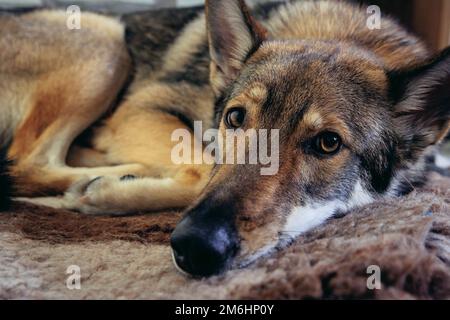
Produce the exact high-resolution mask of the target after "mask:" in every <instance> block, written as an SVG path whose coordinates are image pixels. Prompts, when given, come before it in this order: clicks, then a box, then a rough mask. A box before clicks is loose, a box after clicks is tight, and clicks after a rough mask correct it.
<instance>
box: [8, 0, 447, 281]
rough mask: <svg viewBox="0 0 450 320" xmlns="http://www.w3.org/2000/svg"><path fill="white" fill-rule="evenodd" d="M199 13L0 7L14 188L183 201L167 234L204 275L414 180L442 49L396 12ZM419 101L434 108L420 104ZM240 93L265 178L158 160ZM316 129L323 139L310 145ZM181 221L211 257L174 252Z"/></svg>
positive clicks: (120, 204) (428, 142)
mask: <svg viewBox="0 0 450 320" xmlns="http://www.w3.org/2000/svg"><path fill="white" fill-rule="evenodd" d="M202 12H203V10H202V9H201V8H194V9H181V10H164V11H159V12H153V13H140V14H133V15H129V16H126V17H124V18H123V24H122V23H120V22H118V21H116V20H115V19H112V18H106V17H102V16H98V15H95V14H89V13H84V14H83V16H82V29H81V30H68V29H67V28H66V15H65V13H62V12H55V11H36V12H32V13H27V14H23V15H20V16H12V15H9V14H8V15H6V14H4V15H1V16H0V30H2V33H1V34H0V109H1V114H2V118H1V119H0V121H1V123H0V124H1V127H0V133H1V137H2V138H1V142H2V143H3V144H4V145H7V144H8V145H10V147H9V151H8V156H9V157H10V158H11V159H13V160H14V164H13V165H12V166H11V168H10V172H11V175H12V177H13V178H14V181H15V196H17V197H22V198H24V197H26V199H24V200H27V201H32V202H35V203H40V204H44V205H50V206H54V207H62V208H68V209H74V210H78V211H81V212H84V213H91V214H100V213H101V214H116V213H120V214H123V213H132V212H137V211H152V210H162V209H167V208H182V207H186V206H189V205H192V206H191V209H190V210H189V212H188V214H187V216H186V218H185V219H184V220H183V221H182V223H181V224H180V226H179V228H177V229H178V230H177V231H176V232H175V234H174V239H173V246H174V252H175V258H176V260H177V263H178V264H179V265H180V266H181V267H182V268H183V269H184V270H186V271H188V272H190V273H193V274H201V275H203V274H211V273H215V272H218V271H220V270H223V269H224V268H225V267H226V266H227V265H228V264H229V263H228V262H229V260H230V259H228V257H234V256H235V255H236V254H237V252H239V253H238V257H239V258H238V259H236V260H237V261H238V262H237V263H238V264H241V265H242V264H245V263H246V262H248V261H250V260H253V259H254V258H255V257H257V256H260V255H261V254H264V253H266V252H268V251H269V250H270V249H273V248H274V247H276V246H277V245H282V244H285V243H286V242H287V241H286V239H291V238H293V237H294V236H295V235H297V234H299V233H301V232H304V231H306V230H308V229H310V228H311V227H313V226H316V225H317V224H319V223H321V222H323V221H325V220H326V219H327V218H328V217H330V216H331V215H333V214H334V213H336V212H338V211H342V210H347V209H350V208H352V207H354V206H357V205H362V204H365V203H368V202H371V201H373V200H374V199H376V198H378V197H379V196H382V195H398V194H401V193H403V192H405V191H407V190H410V189H411V188H413V186H414V185H415V184H416V183H418V182H421V181H423V177H424V168H425V160H424V159H425V156H426V154H427V152H428V150H429V148H428V147H429V146H432V145H435V144H437V143H438V142H439V141H440V140H441V139H442V138H443V137H444V136H445V134H446V132H447V128H448V125H447V124H448V117H449V113H450V112H449V105H448V93H447V91H445V89H442V88H441V83H443V84H444V85H446V84H448V82H449V78H450V76H449V75H450V70H449V69H448V67H449V66H450V63H449V60H450V59H449V58H448V56H449V54H448V52H446V53H444V54H443V55H442V56H441V57H440V58H437V59H431V53H430V52H429V51H428V50H427V49H426V48H425V46H424V45H423V44H422V43H421V42H420V41H419V40H417V39H416V38H415V37H414V36H412V35H410V34H408V33H407V32H406V31H404V30H403V29H402V28H401V27H399V26H398V25H397V24H396V23H395V22H393V21H391V20H389V19H383V20H382V27H381V29H380V30H369V28H368V27H367V25H366V22H367V18H368V15H367V14H366V12H365V11H364V10H361V9H359V8H356V7H353V6H350V5H347V4H342V3H339V4H338V3H329V2H319V3H311V2H306V3H295V4H291V5H287V6H286V5H281V6H280V5H268V6H263V7H260V8H257V9H255V10H254V16H255V17H256V19H254V18H252V17H251V16H250V14H249V12H248V10H247V8H246V7H245V4H244V3H243V2H242V1H240V0H232V1H217V0H215V1H210V2H209V3H207V15H206V24H207V26H208V28H205V15H204V14H203V13H202ZM256 20H258V21H260V23H258V22H256ZM124 25H125V26H126V27H127V34H126V37H125V29H124ZM226 30H228V31H226ZM124 39H126V40H127V41H126V42H125V41H124ZM208 40H209V41H208ZM208 43H209V49H208ZM127 48H128V50H127ZM437 66H439V70H441V71H440V73H437V72H436V70H435V69H436V68H437ZM442 68H444V70H443V71H442ZM422 73H426V74H425V75H426V76H427V77H428V79H429V80H430V81H431V82H432V83H433V84H434V85H436V87H438V86H439V87H438V88H437V89H436V90H432V89H433V88H432V85H431V84H429V83H426V84H424V83H422V82H423V81H426V80H427V79H425V78H421V77H419V76H420V75H421V74H422ZM435 73H436V74H435ZM392 79H395V80H396V81H392ZM421 79H423V80H421ZM412 85H416V86H417V88H416V89H414V90H417V96H416V94H415V91H414V90H413V89H412V87H411V86H412ZM425 87H426V89H424V88H425ZM445 88H447V87H445ZM434 91H437V93H438V97H434V96H433V97H432V98H430V99H428V98H427V97H421V96H419V95H422V94H423V95H426V94H428V93H429V92H431V93H434ZM422 101H431V103H432V104H433V107H434V108H436V109H435V111H433V112H429V114H428V113H427V114H426V115H423V116H422V115H421V114H419V111H421V112H422V111H423V112H424V113H425V112H426V111H425V110H422V109H424V106H423V105H421V104H422ZM442 101H443V102H442ZM411 104H413V105H411ZM242 106H245V108H246V111H245V113H244V115H246V117H247V118H249V117H251V119H252V120H251V122H246V125H245V126H244V127H245V128H248V127H249V126H251V127H254V128H277V129H280V149H281V155H280V170H279V172H278V174H276V175H274V176H271V177H259V176H257V175H256V174H255V172H256V171H257V170H255V169H254V168H252V167H250V166H248V165H244V166H229V165H221V166H214V168H213V166H212V165H208V164H192V165H188V164H184V165H176V164H174V163H173V161H172V159H171V151H172V149H173V147H174V145H175V144H176V143H175V142H173V141H171V135H172V133H173V131H174V130H176V129H179V128H185V129H187V130H190V131H192V125H193V122H194V121H202V123H203V127H204V128H208V127H217V128H219V129H220V130H224V127H225V126H226V120H222V118H223V117H225V118H227V116H228V114H229V112H230V110H234V109H237V110H238V111H234V112H241V111H240V109H242ZM396 108H397V109H396ZM108 110H111V111H108ZM261 110H262V111H261ZM227 112H228V113H227ZM416 113H417V114H416ZM241 115H242V114H241ZM238 118H239V117H238ZM100 120H101V121H100ZM248 121H250V120H248ZM396 121H398V122H396ZM224 122H225V124H224ZM410 122H414V125H413V126H412V125H410V124H409V123H410ZM416 129H417V130H421V131H420V132H419V131H417V132H416V131H414V130H416ZM83 132H84V133H83ZM82 133H83V135H82V136H81V137H80V135H81V134H82ZM316 135H318V136H319V137H320V139H319V140H317V141H319V144H320V143H322V142H323V141H325V142H326V143H328V145H325V147H330V148H331V147H333V144H332V143H334V142H336V143H339V148H336V149H335V150H332V151H333V152H330V153H329V154H319V153H320V152H321V151H320V152H316V151H317V150H313V149H314V148H316V147H317V146H315V145H314V146H313V147H311V141H316V140H315V139H316V138H315V137H316ZM324 135H325V136H324ZM330 141H332V142H330ZM319 147H320V146H319ZM200 148H201V146H200ZM322 151H323V150H322ZM335 153H336V154H335ZM255 167H258V166H255ZM130 175H131V176H135V177H137V178H132V179H129V178H130ZM97 177H101V178H100V179H96V178H97ZM250 190H251V191H250ZM246 191H248V192H246ZM196 199H198V200H197V201H195V200H196ZM194 201H195V202H194ZM194 203H195V205H193V204H194ZM210 212H214V214H215V215H216V217H217V219H218V220H220V221H221V224H220V226H219V225H218V224H216V222H211V218H210ZM194 220H195V221H197V222H195V224H196V227H192V225H193V224H194V222H193V221H194ZM199 220H201V221H199ZM205 221H208V225H207V226H206V225H205V226H204V228H203V225H204V224H205ZM224 221H228V222H226V223H225V222H224ZM200 226H202V227H200ZM187 229H188V231H186V230H187ZM180 230H181V231H180ZM193 230H194V231H193ZM204 230H207V231H204ZM194 233H195V234H196V236H201V235H202V234H203V233H208V234H209V237H213V236H214V235H215V234H217V235H218V237H219V238H221V239H222V240H221V241H222V242H221V243H222V244H224V245H223V246H222V245H221V246H220V247H224V249H223V250H224V251H223V252H221V253H222V254H223V255H226V256H227V258H226V259H222V258H219V259H218V260H219V262H216V261H215V262H213V263H210V262H205V263H204V261H203V260H202V259H204V257H205V256H208V254H209V253H210V249H211V248H210V247H208V248H206V249H205V248H200V249H199V250H198V252H201V254H200V255H201V256H202V257H190V258H189V259H188V258H186V257H185V256H186V255H187V253H186V252H184V253H183V251H186V250H187V251H189V250H191V251H192V250H193V249H189V248H187V249H186V248H184V246H185V245H180V244H179V243H180V242H182V243H184V244H186V243H187V244H189V243H191V244H192V243H193V242H195V241H196V240H195V239H194V240H192V239H191V238H192V235H193V234H194ZM224 234H226V236H224ZM190 237H191V238H190ZM224 237H225V240H223V239H224ZM213 238H214V237H213ZM230 239H231V240H230ZM237 239H239V240H237ZM213 242H214V243H215V244H213V245H212V247H213V249H211V250H213V251H214V252H213V256H214V255H216V254H218V253H217V250H219V249H217V238H215V240H214V241H213ZM219 242H220V241H219ZM225 244H226V245H225ZM203 249H204V250H203ZM219 251H220V250H219ZM186 259H188V260H189V262H186ZM196 259H197V260H198V263H197V262H196ZM196 264H198V265H202V264H203V265H207V266H206V267H205V266H200V267H196V266H195V265H196Z"/></svg>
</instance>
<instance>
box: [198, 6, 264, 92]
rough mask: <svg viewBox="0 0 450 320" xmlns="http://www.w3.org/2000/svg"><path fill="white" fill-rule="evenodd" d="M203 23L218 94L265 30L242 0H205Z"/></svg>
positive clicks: (232, 78) (212, 83)
mask: <svg viewBox="0 0 450 320" xmlns="http://www.w3.org/2000/svg"><path fill="white" fill-rule="evenodd" d="M206 24H207V30H208V40H209V51H210V55H211V70H210V72H211V74H210V79H211V85H212V87H213V89H214V92H215V94H216V95H217V96H219V95H220V94H221V92H222V91H223V90H224V89H225V88H226V87H227V86H228V85H229V84H230V83H231V82H232V81H234V80H235V79H236V78H237V77H238V75H239V72H240V70H241V68H242V66H243V64H244V63H245V60H246V59H247V58H248V57H249V56H250V55H251V54H252V53H253V52H254V51H256V50H257V49H258V47H259V46H260V45H261V43H262V42H263V41H264V39H265V37H266V30H265V29H264V28H263V27H262V26H261V25H260V24H259V23H258V22H257V21H256V20H255V19H254V18H253V17H252V16H251V15H250V11H249V9H248V7H247V6H246V4H245V1H244V0H207V1H206Z"/></svg>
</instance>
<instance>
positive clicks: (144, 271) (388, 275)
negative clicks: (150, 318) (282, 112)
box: [0, 174, 450, 299]
mask: <svg viewBox="0 0 450 320" xmlns="http://www.w3.org/2000/svg"><path fill="white" fill-rule="evenodd" d="M179 217H180V214H179V213H176V212H168V213H160V214H147V215H137V216H131V217H91V216H83V215H79V214H76V213H71V212H64V211H56V210H51V209H48V208H40V207H35V206H30V205H25V204H21V203H16V204H14V207H13V208H12V210H11V212H7V213H2V214H0V298H3V299H17V298H27V299H40V298H45V299H60V298H61V299H75V298H76V299H78V298H82V299H103V298H111V299H121V298H126V299H130V298H131V299H135V298H144V299H147V298H150V299H153V298H164V299H167V298H176V299H183V298H186V299H193V298H200V299H202V298H210V299H222V298H231V299H240V298H250V299H273V298H274V299H286V298H288V299H298V298H378V299H380V298H381V299H386V298H387V299H392V298H394V299H397V298H401V299H404V298H406V299H409V298H413V299H414V298H419V299H430V298H438V299H439V298H444V299H445V298H447V299H448V298H450V179H447V178H443V177H441V176H439V175H437V174H433V175H432V176H431V180H430V182H429V183H428V185H427V186H426V187H424V188H422V189H420V190H416V191H414V192H413V193H412V194H410V195H409V196H407V197H404V198H402V199H391V200H384V201H380V202H377V203H374V204H372V205H369V206H366V207H364V208H360V209H358V210H354V211H353V212H350V213H349V214H347V215H346V216H345V217H341V218H339V219H334V220H331V221H330V222H328V223H327V224H326V225H324V226H322V227H319V228H317V229H315V230H313V231H312V232H309V233H308V234H305V235H303V236H301V237H300V238H298V240H297V241H296V242H295V243H294V244H293V245H291V246H290V247H288V248H286V249H285V250H283V251H281V252H279V253H277V254H275V255H273V256H271V257H269V258H266V259H264V260H261V261H259V262H257V263H255V264H254V265H252V266H250V267H248V268H246V269H242V270H233V271H230V272H228V273H227V274H225V275H224V276H220V277H213V278H210V279H205V280H195V279H190V278H187V277H185V276H183V275H181V274H179V273H178V272H177V271H176V270H175V268H174V267H173V265H172V261H171V255H170V249H169V246H168V239H169V236H170V233H171V231H172V230H173V228H174V225H175V224H176V222H177V220H178V219H179ZM70 265H78V266H79V267H80V270H81V289H80V290H76V289H75V290H69V289H68V288H67V287H66V279H67V277H68V276H69V275H68V274H67V273H66V271H67V268H68V266H70ZM370 265H378V266H379V267H380V270H381V282H382V286H381V289H380V290H369V289H368V288H367V285H366V283H367V278H368V276H369V275H368V274H367V267H368V266H370Z"/></svg>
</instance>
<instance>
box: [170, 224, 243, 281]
mask: <svg viewBox="0 0 450 320" xmlns="http://www.w3.org/2000/svg"><path fill="white" fill-rule="evenodd" d="M171 245H172V250H173V256H174V260H175V263H176V264H177V266H178V267H179V268H180V269H182V271H184V272H187V273H189V274H191V275H193V276H200V277H202V276H210V275H214V274H217V273H220V272H221V271H222V270H223V269H224V268H225V267H226V266H227V265H228V262H229V261H230V260H231V259H232V258H233V257H234V255H235V254H236V251H237V243H236V241H235V235H234V233H233V232H231V231H230V230H227V228H225V227H217V226H208V225H206V224H197V223H195V222H194V221H193V220H192V219H191V218H189V217H186V218H184V219H183V220H182V221H181V222H180V223H179V224H178V226H177V227H176V228H175V231H174V232H173V234H172V237H171Z"/></svg>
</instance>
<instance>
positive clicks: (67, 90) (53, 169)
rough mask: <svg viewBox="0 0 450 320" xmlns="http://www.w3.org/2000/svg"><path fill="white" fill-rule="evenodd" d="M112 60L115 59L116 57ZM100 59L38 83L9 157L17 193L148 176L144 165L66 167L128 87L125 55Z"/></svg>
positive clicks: (44, 192)
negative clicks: (77, 143)
mask: <svg viewBox="0 0 450 320" xmlns="http://www.w3.org/2000/svg"><path fill="white" fill-rule="evenodd" d="M111 55H112V54H111ZM114 55H118V56H119V57H120V56H122V58H121V59H118V58H117V57H115V58H114V61H111V60H112V58H111V57H96V58H95V59H93V61H86V62H85V63H83V64H79V65H77V66H68V67H67V68H64V69H60V70H57V71H54V72H52V73H50V74H49V75H46V76H44V77H42V78H39V79H36V83H37V86H36V90H35V92H34V98H33V99H32V104H33V105H32V106H31V107H30V111H29V112H28V115H27V116H26V117H25V119H24V121H23V122H22V124H21V125H20V126H19V127H18V129H17V131H16V134H15V136H14V140H13V142H12V145H11V148H10V150H9V156H10V157H11V158H12V159H14V160H15V161H16V162H15V164H14V165H13V167H12V168H11V171H12V174H13V176H14V177H15V182H16V186H17V187H16V190H17V194H18V195H21V196H36V195H40V194H42V195H50V194H58V193H63V192H64V191H66V190H67V189H68V188H69V187H70V186H71V185H72V184H73V183H75V182H76V181H77V180H80V179H82V178H85V177H88V178H91V179H92V178H95V177H97V176H102V175H108V174H112V175H118V176H120V175H125V174H130V173H131V174H137V175H140V174H143V173H144V171H145V167H144V166H142V165H133V166H116V167H104V168H71V167H68V166H67V165H66V157H67V153H68V150H69V148H70V146H71V144H72V142H73V141H74V139H75V138H76V137H77V136H78V135H79V134H81V133H82V132H83V131H84V130H85V129H86V128H87V127H89V126H90V125H91V124H92V123H93V122H94V121H96V120H97V119H98V118H99V117H100V116H101V115H102V114H103V113H105V112H106V110H107V109H108V108H109V107H110V106H111V104H112V103H113V101H114V100H115V99H116V96H117V94H118V92H119V90H120V89H121V88H122V85H123V83H124V82H125V80H126V78H127V75H128V71H129V64H128V58H127V57H126V53H125V52H117V53H115V54H114Z"/></svg>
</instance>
